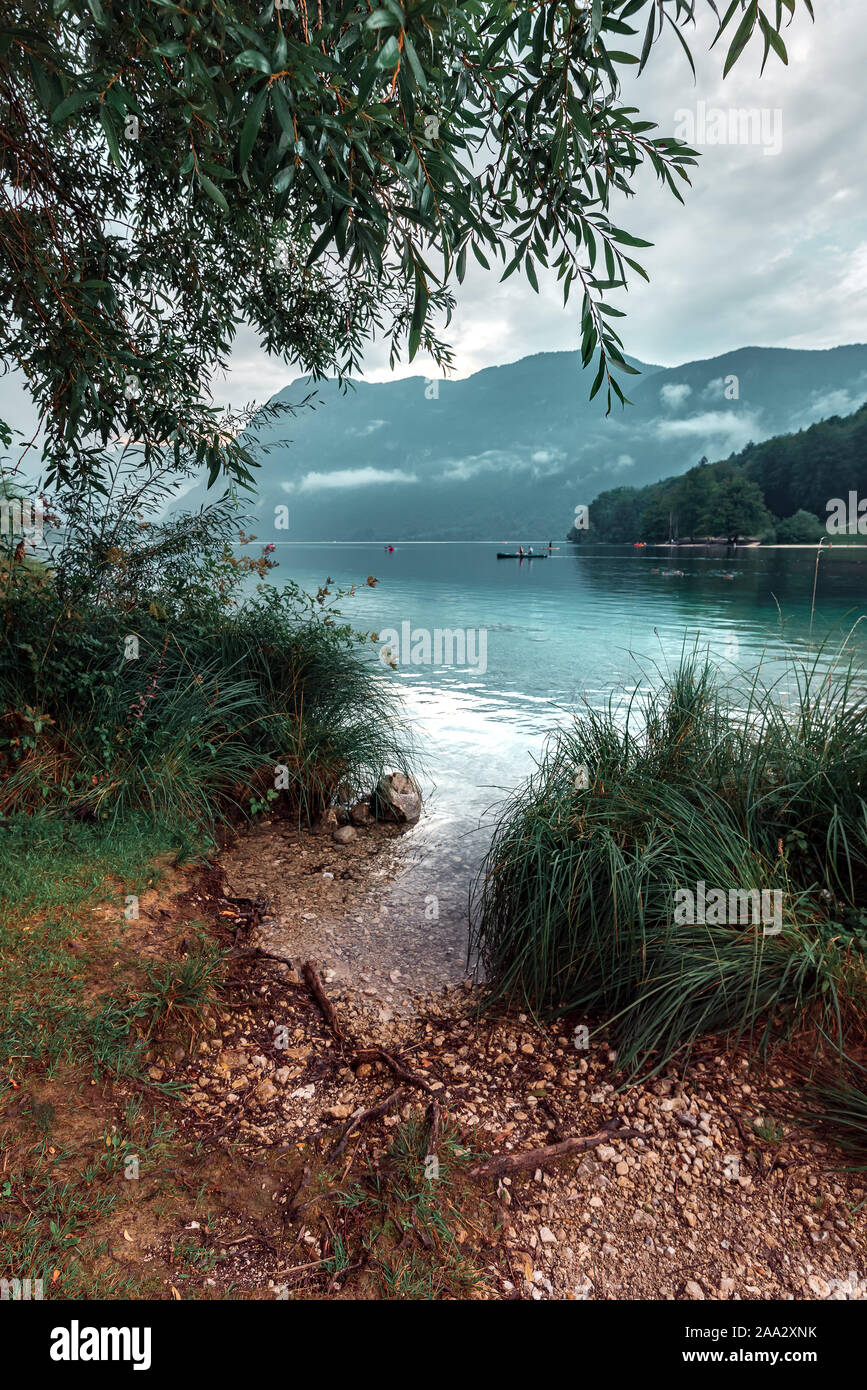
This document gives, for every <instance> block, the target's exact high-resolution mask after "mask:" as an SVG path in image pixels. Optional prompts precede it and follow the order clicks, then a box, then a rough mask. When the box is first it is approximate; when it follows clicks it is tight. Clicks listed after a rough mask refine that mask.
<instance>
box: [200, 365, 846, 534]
mask: <svg viewBox="0 0 867 1390" xmlns="http://www.w3.org/2000/svg"><path fill="white" fill-rule="evenodd" d="M637 365H639V366H640V368H641V372H642V374H641V376H637V377H629V378H627V379H626V381H625V388H626V390H627V393H628V395H629V397H630V399H631V401H632V402H633V404H632V405H631V406H627V407H625V408H624V409H621V408H620V407H619V406H618V407H616V408H614V409H612V412H611V415H610V416H608V417H607V418H606V416H605V406H604V402H603V401H602V399H601V398H602V394H603V393H600V395H599V396H597V398H596V400H594V401H592V402H589V401H588V399H587V397H588V394H589V388H590V382H591V375H590V374H589V373H587V372H582V371H581V369H580V360H579V356H578V354H577V353H571V352H554V353H539V354H537V355H535V356H532V357H525V358H522V359H521V360H520V361H518V362H514V363H511V364H509V365H508V366H503V367H489V368H486V369H485V370H484V371H480V372H476V373H475V374H474V375H473V376H470V377H467V378H465V379H464V380H461V381H452V382H449V381H446V382H442V381H440V382H438V383H435V382H430V381H426V379H425V378H423V377H413V378H409V379H407V380H401V381H392V382H385V383H370V382H364V381H359V382H356V383H354V385H353V386H352V387H351V388H350V389H349V390H348V391H345V392H342V391H341V390H340V388H339V387H338V385H337V383H336V382H334V381H327V382H324V383H322V384H320V386H319V387H318V388H317V392H318V400H319V404H318V405H317V407H316V408H315V409H313V410H310V409H303V410H301V411H300V412H299V413H298V414H297V415H295V416H294V417H292V418H288V417H287V418H284V419H282V420H278V421H277V422H276V424H274V425H270V426H268V427H263V429H262V432H261V434H260V440H261V441H262V442H270V443H271V444H272V445H274V447H273V448H272V449H271V452H270V453H268V454H266V455H265V456H264V458H263V461H262V468H261V473H260V486H259V502H258V504H257V505H256V507H255V509H254V511H255V516H256V519H257V534H258V535H259V536H261V537H262V538H263V539H265V538H266V537H267V536H268V535H269V534H270V531H271V529H272V528H273V526H274V517H275V511H274V508H276V507H278V506H281V505H282V506H284V507H286V506H288V508H289V529H288V532H285V533H279V532H278V533H276V534H275V538H276V539H280V538H281V537H282V538H283V539H290V538H291V539H297V540H384V539H388V540H395V539H405V540H412V539H424V540H463V539H483V538H484V539H487V538H491V539H505V538H507V537H511V538H514V537H537V538H544V537H548V536H557V537H560V536H563V535H564V534H565V532H566V531H567V530H568V529H569V527H570V526H571V524H572V521H573V518H574V513H575V508H576V506H578V505H580V504H586V503H590V502H592V500H593V499H594V497H596V495H597V494H598V493H599V492H601V491H603V490H604V489H607V488H611V487H614V486H621V485H630V486H642V485H645V484H647V483H650V482H654V481H656V480H657V479H660V478H663V477H666V476H669V475H672V474H679V473H682V472H684V471H685V470H686V469H688V468H690V467H692V466H693V465H694V464H696V463H697V462H698V460H699V459H700V458H702V456H705V457H707V458H710V459H721V458H725V457H727V456H728V455H730V454H731V453H733V452H734V451H737V450H740V449H743V448H744V447H745V446H746V445H747V444H748V443H750V442H751V441H752V442H756V441H759V440H764V439H768V438H770V437H771V436H773V435H776V434H780V433H783V432H785V431H790V430H793V429H798V428H801V427H804V426H807V425H810V424H812V423H813V422H814V421H817V420H821V419H825V418H827V417H828V416H830V415H839V414H844V413H847V412H848V411H852V410H854V409H856V408H857V407H858V406H859V405H860V404H861V403H862V402H863V401H864V400H865V399H867V345H863V344H858V345H854V346H850V347H837V348H830V349H828V350H825V351H807V350H804V351H802V350H795V349H786V348H757V347H747V348H741V349H739V350H737V351H735V352H729V353H724V354H723V355H722V356H719V357H714V358H709V359H707V360H706V361H698V362H686V363H683V364H682V365H681V366H678V367H659V366H653V365H648V364H637ZM309 389H310V388H309V385H308V383H306V382H305V381H301V380H299V381H296V382H293V383H292V384H291V385H289V386H287V387H286V388H285V389H284V390H283V391H281V392H280V393H279V394H278V396H277V397H275V398H274V399H276V400H284V401H288V402H294V403H296V404H297V403H298V402H299V401H300V400H301V399H302V398H303V396H304V395H305V394H306V393H307V391H308V390H309ZM283 439H288V440H289V441H290V442H289V443H288V444H280V443H275V441H278V440H283ZM203 498H204V491H203V489H201V488H197V489H194V491H193V492H192V493H189V494H187V496H186V497H185V498H184V499H183V504H184V506H185V507H188V506H190V505H191V504H193V505H196V504H198V503H199V502H200V501H201V500H203ZM284 517H285V513H284Z"/></svg>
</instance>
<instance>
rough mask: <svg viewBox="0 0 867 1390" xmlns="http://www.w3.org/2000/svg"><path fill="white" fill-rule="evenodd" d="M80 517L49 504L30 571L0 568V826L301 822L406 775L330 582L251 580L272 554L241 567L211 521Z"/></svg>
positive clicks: (400, 738) (230, 542) (398, 743)
mask: <svg viewBox="0 0 867 1390" xmlns="http://www.w3.org/2000/svg"><path fill="white" fill-rule="evenodd" d="M134 496H135V497H137V496H138V494H135V495H134ZM92 503H93V499H90V500H89V501H88V502H87V503H86V505H85V503H84V502H82V500H81V499H75V498H71V499H69V498H68V499H66V504H65V505H66V511H65V512H64V516H65V518H66V520H65V524H64V525H63V526H60V527H59V529H58V531H57V533H56V537H55V540H54V543H53V544H52V545H51V546H49V547H48V550H47V552H46V556H45V559H44V561H40V562H39V563H35V564H34V563H28V564H22V563H16V562H15V561H14V559H13V558H12V557H10V556H8V555H7V557H6V560H5V565H4V564H2V563H0V814H7V815H8V814H10V813H13V812H16V811H33V810H36V809H39V808H48V809H50V810H51V811H53V812H60V811H65V812H67V813H68V814H70V815H72V816H75V817H78V818H82V819H95V820H102V821H108V822H109V823H111V824H117V823H119V822H120V821H122V820H123V819H125V818H126V817H128V816H130V815H132V814H134V813H136V812H138V811H142V810H144V811H146V812H147V813H148V814H149V815H150V816H151V817H152V818H154V819H155V820H156V821H158V822H159V823H160V824H163V825H172V826H187V825H189V824H191V823H193V824H199V825H201V824H204V825H206V826H212V825H213V824H214V822H215V821H216V820H218V819H220V818H221V817H224V816H227V815H233V814H237V813H239V812H245V813H250V812H256V811H259V810H262V809H265V808H266V807H267V808H271V809H273V810H274V811H276V812H278V813H279V812H283V813H285V814H291V815H293V816H296V817H297V818H298V819H299V821H301V822H302V823H306V822H309V821H312V820H314V819H315V818H316V817H318V816H319V815H320V814H321V813H322V811H323V810H324V809H325V808H326V807H327V806H329V805H330V804H331V803H332V801H333V800H335V798H336V797H337V796H338V793H340V796H341V798H342V799H346V800H348V799H349V798H350V797H352V796H358V795H361V794H363V793H365V792H369V791H370V789H371V787H372V786H374V785H375V784H376V782H377V780H378V778H379V777H380V776H381V775H382V773H383V772H385V771H388V770H393V769H400V770H404V771H405V770H407V758H408V748H407V735H406V731H405V729H404V728H403V727H402V725H401V721H400V719H399V718H398V716H397V713H396V707H395V704H394V701H393V698H392V695H391V692H390V690H389V687H388V682H387V681H386V679H385V677H384V676H383V674H382V671H381V669H377V667H376V666H375V665H374V663H373V661H372V660H371V659H370V656H369V652H370V643H369V640H368V639H369V636H370V634H363V633H357V632H355V631H353V629H352V628H351V627H350V626H349V625H348V624H347V623H346V622H344V621H343V620H342V618H341V616H340V612H339V610H338V608H337V606H336V604H337V603H338V602H339V600H340V598H341V597H342V595H341V594H339V593H338V594H335V593H334V592H333V590H332V588H331V587H330V581H327V582H326V583H325V585H323V586H322V587H321V588H320V589H319V591H318V593H317V594H315V595H308V594H306V593H305V592H303V591H302V590H301V589H300V588H299V586H298V585H296V584H293V583H286V584H284V585H283V586H282V587H277V586H276V585H274V584H272V583H265V582H264V581H265V579H266V578H267V576H268V573H269V571H270V570H272V569H273V568H274V565H275V562H274V560H273V559H272V558H271V557H270V550H273V547H269V548H266V549H265V550H263V551H262V552H261V553H260V554H259V555H258V556H256V555H255V554H253V553H250V552H248V551H247V550H246V549H245V547H246V545H248V544H249V543H250V542H252V540H253V539H254V538H253V537H247V536H244V534H243V532H240V533H239V531H238V524H237V521H236V520H235V517H234V513H233V512H232V510H231V509H230V508H228V507H226V506H223V505H221V504H215V505H214V506H212V507H210V508H208V509H205V511H204V512H202V513H199V514H197V515H195V516H181V517H179V518H177V519H174V520H169V521H162V522H149V521H147V520H142V518H141V514H140V512H137V511H135V510H133V501H131V500H130V499H129V498H127V499H126V501H124V502H122V503H120V504H118V505H117V506H115V505H113V504H105V505H104V506H103V507H102V508H101V509H100V510H99V512H98V513H97V514H96V515H97V520H96V521H93V522H91V521H90V519H89V518H90V510H88V509H92ZM239 535H240V542H242V543H243V544H239ZM369 582H370V583H371V584H372V583H375V580H373V579H371V580H369Z"/></svg>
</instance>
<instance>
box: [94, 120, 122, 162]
mask: <svg viewBox="0 0 867 1390" xmlns="http://www.w3.org/2000/svg"><path fill="white" fill-rule="evenodd" d="M99 120H100V124H101V125H102V128H103V130H104V131H105V138H106V140H107V141H108V148H109V153H110V154H111V157H112V160H113V162H114V164H115V165H116V166H117V168H118V169H122V168H123V165H122V163H121V158H120V147H119V146H118V143H117V134H116V132H115V129H114V126H113V125H112V123H111V116H110V115H109V113H108V108H107V107H106V106H103V108H102V110H101V111H100V113H99Z"/></svg>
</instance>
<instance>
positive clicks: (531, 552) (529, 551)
mask: <svg viewBox="0 0 867 1390" xmlns="http://www.w3.org/2000/svg"><path fill="white" fill-rule="evenodd" d="M527 554H528V555H532V554H533V547H532V546H530V549H529V550H528V551H527Z"/></svg>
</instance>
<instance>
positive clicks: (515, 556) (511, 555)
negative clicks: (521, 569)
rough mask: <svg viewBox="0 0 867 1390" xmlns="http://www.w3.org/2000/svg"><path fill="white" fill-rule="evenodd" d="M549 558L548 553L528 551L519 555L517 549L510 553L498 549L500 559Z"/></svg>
mask: <svg viewBox="0 0 867 1390" xmlns="http://www.w3.org/2000/svg"><path fill="white" fill-rule="evenodd" d="M547 558H548V556H547V555H528V554H527V552H526V551H525V552H524V554H523V555H519V554H518V552H517V550H514V551H511V552H510V553H509V554H506V553H505V551H502V550H498V551H497V559H498V560H547Z"/></svg>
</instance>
